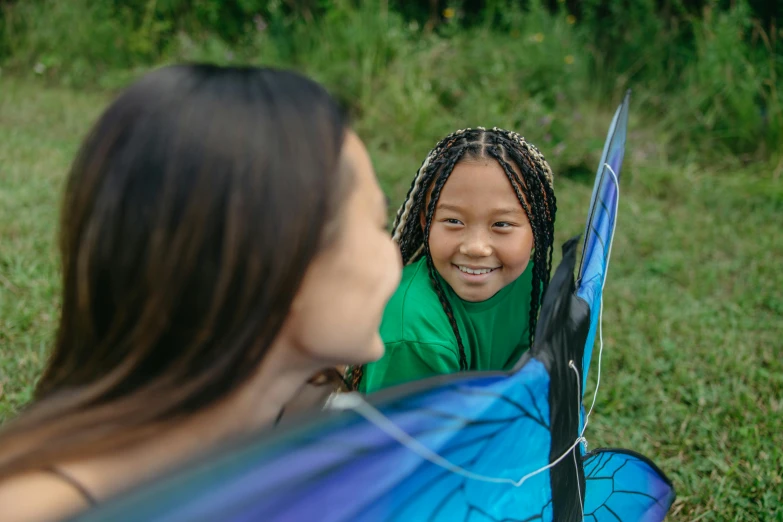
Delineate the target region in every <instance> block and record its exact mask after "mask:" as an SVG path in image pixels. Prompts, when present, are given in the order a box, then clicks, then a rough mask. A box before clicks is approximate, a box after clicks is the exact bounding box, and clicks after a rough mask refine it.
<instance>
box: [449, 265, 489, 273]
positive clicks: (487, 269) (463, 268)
mask: <svg viewBox="0 0 783 522" xmlns="http://www.w3.org/2000/svg"><path fill="white" fill-rule="evenodd" d="M457 268H459V269H460V270H461V271H462V272H465V273H466V274H473V275H480V274H488V273H490V272H492V269H491V268H482V269H481V270H472V269H470V268H468V267H466V266H460V267H457Z"/></svg>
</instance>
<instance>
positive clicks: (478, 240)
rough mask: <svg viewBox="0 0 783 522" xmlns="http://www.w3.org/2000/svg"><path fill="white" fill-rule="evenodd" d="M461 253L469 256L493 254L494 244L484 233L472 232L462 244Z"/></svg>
mask: <svg viewBox="0 0 783 522" xmlns="http://www.w3.org/2000/svg"><path fill="white" fill-rule="evenodd" d="M459 251H460V254H462V255H464V256H469V257H488V256H490V255H492V245H491V244H490V242H489V241H488V240H487V238H486V237H485V236H484V234H480V233H479V234H471V235H470V236H468V237H466V238H465V240H464V241H463V242H462V244H461V245H460V249H459Z"/></svg>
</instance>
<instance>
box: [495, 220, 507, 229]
mask: <svg viewBox="0 0 783 522" xmlns="http://www.w3.org/2000/svg"><path fill="white" fill-rule="evenodd" d="M493 226H495V227H498V228H509V227H510V226H511V223H508V222H506V221H499V222H497V223H495V224H494V225H493Z"/></svg>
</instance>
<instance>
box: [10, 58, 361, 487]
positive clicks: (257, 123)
mask: <svg viewBox="0 0 783 522" xmlns="http://www.w3.org/2000/svg"><path fill="white" fill-rule="evenodd" d="M346 127H347V121H346V119H345V116H344V113H343V111H342V110H341V109H340V107H339V106H338V104H337V103H336V102H335V101H334V99H333V98H332V97H331V96H330V95H329V94H328V93H327V92H326V91H325V90H324V89H323V88H322V87H321V86H320V85H318V84H317V83H315V82H313V81H311V80H309V79H307V78H305V77H303V76H300V75H298V74H296V73H293V72H287V71H281V70H273V69H260V68H249V67H248V68H241V67H229V68H226V67H218V66H210V65H179V66H172V67H166V68H163V69H160V70H157V71H155V72H152V73H150V74H148V75H147V76H145V77H144V78H142V79H141V80H140V81H138V82H137V83H135V84H134V85H132V86H131V87H130V88H128V89H127V90H126V91H125V92H124V93H122V94H121V95H120V96H119V98H118V99H117V100H116V101H115V102H114V103H113V104H112V105H111V106H110V107H109V108H108V109H107V110H106V111H105V113H104V114H103V115H102V116H101V118H100V119H99V121H98V122H97V124H96V125H95V126H94V128H93V129H92V131H91V132H90V133H89V135H88V136H87V138H86V140H85V142H84V143H83V145H82V147H81V150H80V152H79V154H78V156H77V158H76V160H75V162H74V163H73V166H72V168H71V172H70V176H69V178H68V182H67V187H66V193H65V199H64V205H63V211H62V218H61V235H60V248H61V252H62V263H63V267H62V276H63V287H62V292H63V293H62V312H61V316H60V323H59V329H58V332H57V339H56V344H55V346H54V351H53V353H52V355H51V358H50V359H49V362H48V366H47V368H46V370H45V372H44V374H43V377H42V378H41V379H40V382H39V383H38V386H37V389H36V393H35V400H34V402H33V404H32V405H31V406H30V407H29V408H28V409H27V410H26V411H25V412H23V413H22V414H21V415H20V416H19V418H18V419H17V420H16V421H14V422H12V423H11V424H10V425H9V426H7V428H6V429H5V430H4V433H2V434H0V448H2V450H0V478H2V477H3V476H8V475H11V474H14V473H16V472H19V471H23V470H29V469H35V468H40V467H44V466H46V465H49V464H52V463H56V462H58V461H61V460H66V459H74V458H80V457H85V456H89V455H95V454H99V453H101V452H106V451H110V450H112V449H115V448H117V447H119V446H121V445H123V444H127V443H131V442H135V441H138V440H141V439H143V438H144V437H147V436H149V434H150V433H151V430H152V431H154V430H156V429H159V428H160V426H161V425H164V424H165V423H167V422H170V421H174V420H177V419H180V418H182V417H184V416H187V415H189V414H192V413H193V412H196V411H197V410H201V409H203V408H205V407H207V406H209V405H211V404H214V403H215V402H217V401H218V400H220V399H222V398H225V397H226V396H227V395H229V394H230V393H231V392H232V391H234V390H236V389H237V388H239V387H240V386H241V385H242V384H243V383H244V382H246V381H247V380H248V378H249V377H251V375H252V374H253V373H254V372H256V371H257V369H258V367H259V365H260V363H261V362H262V360H263V359H264V356H265V354H266V353H267V350H268V349H269V347H270V345H271V344H272V342H273V340H274V339H275V337H276V336H277V334H278V332H279V331H280V329H281V327H282V325H283V322H284V320H285V318H286V315H287V314H288V311H289V308H290V305H291V303H292V300H293V299H294V296H295V295H296V293H297V290H298V289H299V287H300V283H301V282H302V279H303V276H304V275H305V272H306V270H307V268H308V266H309V265H310V263H311V261H312V260H313V258H314V257H315V256H316V254H317V253H318V252H319V251H320V250H321V249H322V248H324V247H325V246H327V244H328V243H329V242H330V241H331V240H333V239H334V236H335V234H337V233H339V230H337V227H336V226H335V225H334V224H335V223H336V222H337V218H338V217H339V216H338V213H339V207H340V203H341V201H342V200H343V199H344V198H345V196H346V194H347V192H348V190H350V186H351V180H350V179H349V176H350V174H349V173H346V172H342V170H343V169H341V168H340V166H339V165H340V154H341V149H342V145H343V141H344V136H345V132H346Z"/></svg>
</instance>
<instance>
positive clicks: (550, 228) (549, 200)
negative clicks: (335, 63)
mask: <svg viewBox="0 0 783 522" xmlns="http://www.w3.org/2000/svg"><path fill="white" fill-rule="evenodd" d="M463 157H474V158H481V157H490V158H492V159H494V160H495V161H497V162H498V164H499V165H500V166H501V167H502V169H503V171H504V173H505V174H506V177H507V178H508V180H509V182H510V183H511V186H512V188H513V189H514V193H515V194H516V196H517V199H518V200H519V203H520V205H521V206H522V208H523V209H524V211H525V214H526V215H527V217H528V220H529V222H530V228H531V230H532V232H533V244H534V252H533V259H532V261H533V277H532V289H531V296H530V314H529V318H528V321H529V324H528V330H529V332H528V334H529V340H530V345H531V346H532V345H533V342H534V340H535V330H536V323H537V322H538V312H539V308H540V306H541V297H542V295H543V294H544V293H545V292H546V290H547V288H548V286H549V277H550V273H551V270H552V253H553V250H554V248H553V247H554V231H555V229H554V226H555V216H556V214H557V201H556V199H555V194H554V189H553V186H552V183H553V174H552V169H551V168H550V166H549V164H548V163H547V161H546V159H545V158H544V156H543V154H541V151H539V150H538V148H536V147H535V146H534V145H532V144H530V143H528V142H527V141H525V139H524V138H523V137H522V136H520V135H519V134H517V133H516V132H512V131H507V130H503V129H499V128H497V127H493V128H492V129H491V130H486V129H484V128H483V127H477V128H475V129H461V130H458V131H456V132H453V133H452V134H449V135H448V136H446V137H445V138H443V139H442V140H440V141H439V142H438V143H437V144H436V145H435V147H434V148H433V149H432V150H431V151H430V152H429V154H427V157H426V158H425V159H424V161H423V162H422V164H421V166H420V167H419V169H418V171H417V172H416V175H415V177H414V178H413V181H412V183H411V186H410V188H409V189H408V193H407V195H406V197H405V201H404V203H403V204H402V205H401V206H400V208H399V209H398V210H397V215H396V217H395V220H394V226H393V232H392V238H393V239H394V241H396V242H397V243H398V244H399V246H400V253H401V255H402V260H403V264H405V265H408V264H411V263H414V262H416V261H418V260H419V259H420V258H421V256H422V255H424V256H425V258H426V262H427V269H428V272H429V276H430V279H431V281H432V285H433V288H434V289H435V293H436V294H437V296H438V300H439V301H440V304H441V306H442V307H443V311H444V312H445V313H446V317H447V318H448V320H449V324H450V325H451V328H452V330H453V331H454V336H455V337H456V340H457V346H458V347H459V364H460V370H467V369H468V363H467V354H466V352H465V347H464V345H463V342H462V336H461V335H460V333H459V329H458V326H457V321H456V318H455V317H454V311H453V309H452V307H451V304H450V303H449V301H448V299H446V292H445V289H444V287H443V284H442V283H441V282H440V279H439V278H438V277H437V270H436V269H435V266H434V264H433V261H432V256H431V255H430V249H429V235H430V228H431V225H432V218H433V216H434V214H435V207H436V206H437V202H438V198H439V197H440V193H441V190H442V189H443V187H444V185H445V184H446V181H447V180H448V178H449V176H450V175H451V173H452V171H453V170H454V167H455V166H456V165H457V163H459V161H460V160H461V159H462V158H463ZM514 165H516V167H517V168H518V169H519V173H517V171H516V170H515V169H514V167H513V166H514ZM430 188H431V196H430V202H429V205H426V201H427V194H428V191H429V190H430ZM425 206H426V208H425ZM425 211H426V213H425ZM422 214H425V218H424V227H422V226H421V223H420V221H419V216H421V215H422ZM363 370H364V368H363V366H356V367H353V368H351V374H350V381H351V383H352V384H353V388H354V389H358V386H359V384H360V382H361V379H362V376H363V374H364V371H363Z"/></svg>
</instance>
